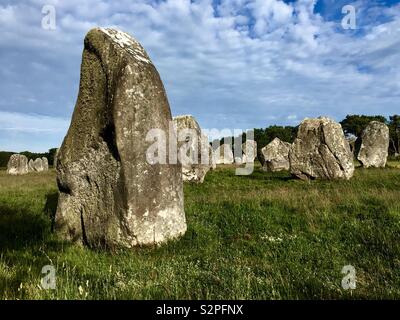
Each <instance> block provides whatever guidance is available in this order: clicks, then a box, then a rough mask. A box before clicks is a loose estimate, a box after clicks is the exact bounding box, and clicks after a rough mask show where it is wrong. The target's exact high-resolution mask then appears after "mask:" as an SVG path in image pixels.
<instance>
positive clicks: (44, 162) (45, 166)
mask: <svg viewBox="0 0 400 320" xmlns="http://www.w3.org/2000/svg"><path fill="white" fill-rule="evenodd" d="M42 164H43V171H48V170H49V160H47V158H45V157H43V158H42Z"/></svg>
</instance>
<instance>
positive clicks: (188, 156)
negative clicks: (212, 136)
mask: <svg viewBox="0 0 400 320" xmlns="http://www.w3.org/2000/svg"><path fill="white" fill-rule="evenodd" d="M174 125H175V128H176V130H177V137H178V154H179V153H180V152H182V153H183V154H182V156H180V157H179V159H180V160H181V164H182V177H183V181H190V182H198V183H202V182H203V181H204V178H205V176H206V174H207V172H208V171H209V170H210V168H211V167H212V153H211V154H210V150H211V148H210V144H209V142H208V137H207V136H205V135H204V134H202V132H201V129H200V125H199V124H198V123H197V121H196V119H195V118H194V117H193V116H191V115H184V116H177V117H175V118H174Z"/></svg>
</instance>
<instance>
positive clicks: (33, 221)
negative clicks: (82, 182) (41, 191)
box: [0, 193, 58, 250]
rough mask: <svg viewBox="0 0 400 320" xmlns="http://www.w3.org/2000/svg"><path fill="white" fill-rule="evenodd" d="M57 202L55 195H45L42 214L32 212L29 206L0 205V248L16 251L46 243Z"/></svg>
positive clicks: (49, 235)
mask: <svg viewBox="0 0 400 320" xmlns="http://www.w3.org/2000/svg"><path fill="white" fill-rule="evenodd" d="M57 201H58V194H57V193H51V194H48V195H46V205H45V207H44V210H43V211H42V212H35V211H33V210H32V208H31V207H30V206H29V205H24V206H17V205H15V206H12V205H10V204H0V248H1V249H3V250H4V249H14V250H18V249H22V248H26V247H31V246H35V245H36V244H39V243H43V242H47V240H49V239H50V237H51V231H52V228H53V226H54V216H55V212H56V208H57ZM50 243H51V242H50Z"/></svg>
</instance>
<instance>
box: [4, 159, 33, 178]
mask: <svg viewBox="0 0 400 320" xmlns="http://www.w3.org/2000/svg"><path fill="white" fill-rule="evenodd" d="M7 173H8V174H11V175H22V174H27V173H28V158H27V157H25V156H24V155H22V154H13V155H11V157H10V159H9V160H8V164H7Z"/></svg>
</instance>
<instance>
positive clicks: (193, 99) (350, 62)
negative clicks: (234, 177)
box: [0, 0, 400, 135]
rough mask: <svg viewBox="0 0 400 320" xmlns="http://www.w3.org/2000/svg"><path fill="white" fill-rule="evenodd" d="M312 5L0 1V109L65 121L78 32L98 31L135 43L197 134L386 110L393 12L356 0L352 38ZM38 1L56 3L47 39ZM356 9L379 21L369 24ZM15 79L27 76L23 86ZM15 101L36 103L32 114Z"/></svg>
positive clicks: (200, 0)
mask: <svg viewBox="0 0 400 320" xmlns="http://www.w3.org/2000/svg"><path fill="white" fill-rule="evenodd" d="M315 2H316V1H315V0H298V1H296V2H291V3H285V2H283V1H277V0H221V2H220V4H219V5H218V6H215V5H213V3H212V1H211V0H197V1H193V2H192V1H190V0H169V1H157V2H153V1H150V0H135V1H130V0H122V1H105V0H103V1H99V0H97V1H96V0H90V1H89V0H88V1H81V0H79V1H78V0H72V1H61V0H46V1H39V0H34V1H31V2H29V3H26V2H25V1H15V2H13V3H12V4H11V5H8V6H2V5H0V31H1V34H2V37H1V38H0V50H1V51H2V57H0V64H1V65H2V70H1V74H2V75H3V76H4V77H5V81H4V83H5V85H4V86H3V88H0V95H1V96H2V100H3V99H4V100H5V102H4V101H2V102H1V103H0V110H3V111H7V112H10V111H19V112H30V113H32V112H37V110H41V111H40V112H41V113H45V114H49V115H52V116H57V117H65V118H69V117H70V115H71V113H72V107H73V101H74V100H75V99H76V95H77V85H78V76H79V63H80V57H81V51H82V43H83V38H84V35H85V33H86V31H87V29H89V28H91V27H92V26H94V25H101V26H116V27H119V28H121V29H123V30H124V31H127V32H128V33H130V34H132V35H133V36H134V37H136V38H137V39H138V40H139V41H140V42H141V43H142V44H143V45H144V47H145V48H146V50H147V51H148V52H149V54H150V56H151V58H152V60H153V62H154V63H155V65H156V67H157V68H158V70H159V72H160V74H161V77H162V79H163V81H164V83H165V85H166V89H167V93H168V97H169V99H170V104H171V109H172V112H173V113H174V114H187V113H191V114H193V115H194V116H196V117H197V118H198V119H199V122H200V124H201V125H202V126H203V127H207V128H212V127H216V128H224V127H232V128H233V127H236V128H237V127H238V125H240V126H243V128H250V127H252V126H255V127H265V126H267V125H270V124H274V123H276V124H289V123H290V124H293V121H296V120H301V118H303V117H306V116H307V117H313V116H319V115H329V116H332V117H335V118H337V119H338V120H339V119H340V118H341V117H343V116H344V115H346V114H347V113H370V114H371V113H384V114H385V115H386V114H389V113H395V112H396V111H397V110H398V105H399V102H400V66H399V64H398V61H399V55H400V50H399V49H400V41H399V39H400V37H399V34H400V6H399V5H398V6H392V7H390V8H383V9H382V8H381V9H382V10H380V11H379V10H377V9H376V7H374V6H371V5H370V6H368V2H365V1H364V2H362V1H357V5H358V6H359V8H360V10H359V12H360V14H361V15H363V16H361V17H360V19H359V21H360V23H361V22H363V23H364V24H363V25H362V26H361V27H360V32H361V31H362V32H361V33H360V34H354V32H352V31H348V32H346V31H344V30H340V29H338V26H340V21H338V22H332V21H326V20H324V19H323V17H321V16H320V15H319V14H316V13H315V12H314V6H315ZM43 4H54V5H55V6H56V10H57V30H56V31H55V32H48V31H44V30H42V29H40V19H41V14H40V12H41V11H40V9H41V6H42V5H43ZM332 8H335V10H336V9H337V5H336V4H335V6H332ZM367 13H368V14H369V15H372V17H373V16H374V15H378V14H379V17H382V16H383V17H384V18H385V19H380V20H381V22H380V23H378V22H376V21H375V22H369V20H368V19H370V20H371V19H372V18H368V19H367V18H366V17H365V16H364V15H365V14H367ZM339 14H340V12H339ZM367 22H368V23H367ZM16 52H17V53H18V52H19V53H20V54H22V53H24V54H25V53H26V55H23V58H21V57H19V59H31V60H32V61H31V62H32V63H31V68H30V69H29V68H25V69H21V67H19V65H18V63H19V61H17V60H16V59H18V56H16V55H15V53H16ZM26 77H28V79H29V80H30V81H26V82H24V81H23V80H24V78H26ZM16 83H21V84H20V87H18V88H17V87H16V85H14V84H16ZM20 97H29V98H30V99H35V100H36V101H37V103H36V107H35V106H33V103H23V102H22V99H21V98H20ZM25 100H26V99H25ZM32 101H33V100H32ZM50 101H52V102H50ZM31 105H32V106H31ZM16 108H17V109H16ZM397 112H398V111H397ZM294 114H295V115H296V116H297V119H294V118H292V115H294ZM23 127H24V126H23ZM60 135H61V133H60Z"/></svg>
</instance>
